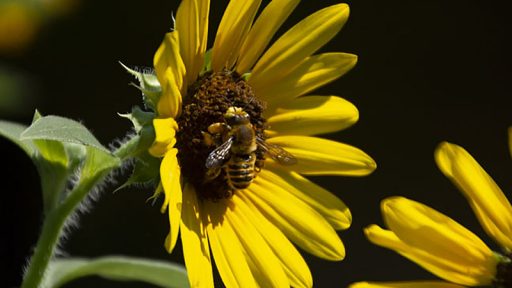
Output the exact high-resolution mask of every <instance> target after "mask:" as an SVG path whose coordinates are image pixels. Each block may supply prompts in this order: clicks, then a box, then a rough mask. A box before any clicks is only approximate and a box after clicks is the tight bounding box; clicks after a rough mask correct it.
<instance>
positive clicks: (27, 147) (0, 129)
mask: <svg viewBox="0 0 512 288" xmlns="http://www.w3.org/2000/svg"><path fill="white" fill-rule="evenodd" d="M25 129H27V126H25V125H22V124H18V123H14V122H9V121H4V120H0V136H3V137H5V138H7V139H8V140H10V141H12V142H13V143H14V144H16V145H18V147H20V148H21V149H23V151H25V153H27V155H28V156H30V157H32V155H34V152H35V150H36V148H35V147H34V145H33V144H32V141H28V140H21V139H20V135H21V133H22V132H23V131H24V130H25Z"/></svg>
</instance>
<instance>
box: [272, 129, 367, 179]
mask: <svg viewBox="0 0 512 288" xmlns="http://www.w3.org/2000/svg"><path fill="white" fill-rule="evenodd" d="M267 142H268V143H271V144H277V145H279V146H281V147H283V148H284V149H285V150H286V151H288V152H290V153H291V154H293V155H294V156H295V157H296V158H297V160H298V162H297V164H295V165H292V166H289V169H291V170H294V171H296V172H298V173H301V174H306V175H345V176H364V175H368V174H370V173H371V172H373V170H375V168H376V164H375V161H373V159H372V158H371V157H370V156H368V155H367V154H366V153H364V152H363V151H361V150H359V149H357V148H355V147H352V146H349V145H346V144H342V143H338V142H335V141H331V140H326V139H321V138H317V137H308V136H281V137H274V138H270V139H267ZM287 167H288V166H287Z"/></svg>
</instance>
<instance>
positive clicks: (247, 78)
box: [242, 72, 251, 81]
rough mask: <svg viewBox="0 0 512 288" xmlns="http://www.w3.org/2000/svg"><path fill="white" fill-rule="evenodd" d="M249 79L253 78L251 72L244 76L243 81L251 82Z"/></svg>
mask: <svg viewBox="0 0 512 288" xmlns="http://www.w3.org/2000/svg"><path fill="white" fill-rule="evenodd" d="M249 78H251V72H247V73H245V74H244V75H242V79H243V80H244V81H248V80H249Z"/></svg>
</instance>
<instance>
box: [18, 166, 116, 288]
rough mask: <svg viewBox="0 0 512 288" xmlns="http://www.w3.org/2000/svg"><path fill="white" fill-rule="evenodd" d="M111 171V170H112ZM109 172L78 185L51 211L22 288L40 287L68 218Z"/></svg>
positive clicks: (103, 172) (99, 174) (47, 216)
mask: <svg viewBox="0 0 512 288" xmlns="http://www.w3.org/2000/svg"><path fill="white" fill-rule="evenodd" d="M110 170H111V169H110ZM110 170H108V171H101V173H98V174H96V175H94V176H93V177H91V179H90V181H84V182H83V183H82V184H81V185H78V186H77V187H75V189H73V191H72V192H71V193H70V194H69V196H68V197H67V198H66V199H65V200H64V201H63V202H62V203H61V204H60V205H59V206H58V207H57V208H56V209H54V210H52V211H50V212H49V213H48V215H46V219H45V221H44V224H43V230H42V232H41V236H40V238H39V240H38V241H37V245H36V248H35V251H34V255H33V256H32V258H31V261H30V265H29V267H28V270H27V273H26V274H25V278H24V279H23V283H22V284H21V288H34V287H39V286H40V284H41V282H42V280H43V277H44V274H45V273H46V270H47V269H48V264H49V263H50V260H51V259H52V257H53V254H54V252H55V247H56V246H57V243H58V241H59V238H60V236H61V234H62V228H64V224H65V223H66V220H67V218H68V217H69V215H71V213H72V212H74V211H75V209H76V208H77V207H78V205H79V204H80V201H82V199H83V198H84V197H85V196H86V195H87V194H88V193H89V191H90V190H91V189H92V188H93V187H94V186H95V185H96V184H97V183H98V182H99V181H100V180H102V179H103V178H104V177H105V176H106V175H107V174H108V172H110Z"/></svg>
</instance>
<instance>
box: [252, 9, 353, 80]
mask: <svg viewBox="0 0 512 288" xmlns="http://www.w3.org/2000/svg"><path fill="white" fill-rule="evenodd" d="M348 15H349V8H348V5H347V4H338V5H333V6H330V7H327V8H324V9H322V10H320V11H318V12H316V13H314V14H312V15H310V16H309V17H307V18H305V19H304V20H302V21H300V22H299V23H297V24H296V25H295V26H293V27H292V28H291V29H290V30H288V31H287V32H286V33H285V34H284V35H283V36H281V37H280V38H279V39H278V40H277V41H276V42H275V43H274V44H273V45H272V46H271V47H270V48H269V49H268V50H267V52H266V53H265V54H263V56H262V57H261V59H260V60H259V61H258V62H257V63H256V66H254V69H253V72H252V75H251V78H253V77H254V78H255V79H254V80H256V82H258V81H260V80H257V79H258V78H272V77H275V76H276V75H282V74H283V73H285V72H288V71H289V70H291V69H292V68H293V67H294V66H296V65H297V64H299V63H300V62H302V60H303V59H304V58H306V57H308V56H310V55H311V54H313V53H314V52H315V51H317V50H318V49H319V48H320V47H322V46H323V45H324V44H325V43H327V42H328V41H329V40H331V39H332V38H333V37H334V35H336V34H337V33H338V32H339V31H340V30H341V28H342V27H343V24H345V22H346V21H347V19H348Z"/></svg>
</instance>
